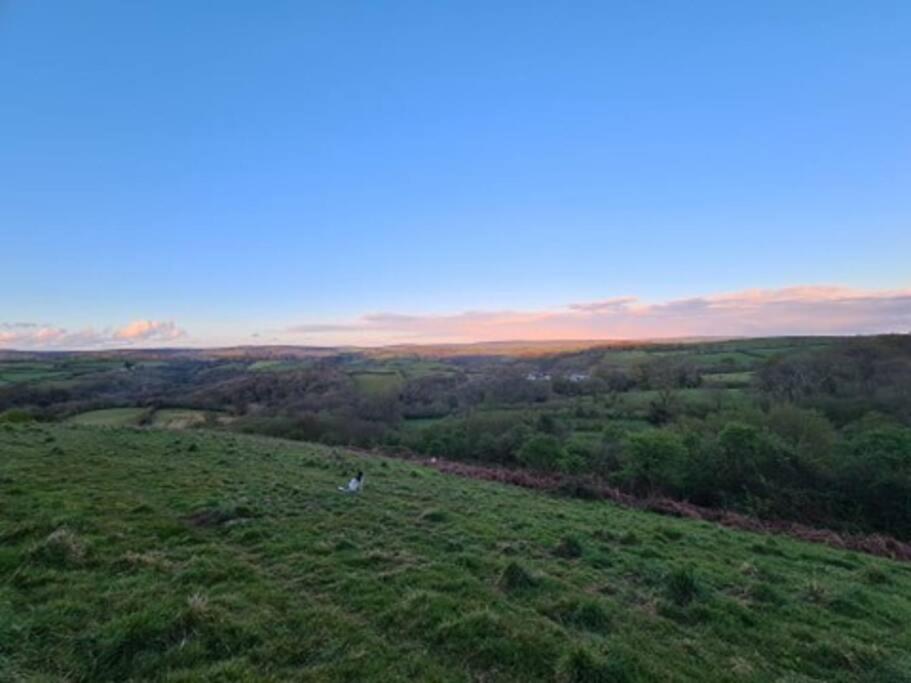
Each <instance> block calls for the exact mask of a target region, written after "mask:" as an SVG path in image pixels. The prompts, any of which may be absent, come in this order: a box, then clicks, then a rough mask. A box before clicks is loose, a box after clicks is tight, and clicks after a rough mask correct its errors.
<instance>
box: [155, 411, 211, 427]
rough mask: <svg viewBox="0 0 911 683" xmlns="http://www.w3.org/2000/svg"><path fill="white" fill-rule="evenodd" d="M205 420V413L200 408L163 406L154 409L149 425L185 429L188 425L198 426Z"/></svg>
mask: <svg viewBox="0 0 911 683" xmlns="http://www.w3.org/2000/svg"><path fill="white" fill-rule="evenodd" d="M205 420H206V414H205V412H204V411H202V410H186V409H183V408H163V409H161V410H156V411H155V413H154V414H153V415H152V419H151V420H150V422H149V425H150V426H152V427H165V428H168V429H186V428H188V427H198V426H199V425H201V424H202V423H203V422H205Z"/></svg>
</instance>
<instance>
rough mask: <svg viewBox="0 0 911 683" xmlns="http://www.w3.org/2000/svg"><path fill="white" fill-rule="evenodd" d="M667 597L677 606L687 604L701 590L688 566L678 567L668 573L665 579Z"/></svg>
mask: <svg viewBox="0 0 911 683" xmlns="http://www.w3.org/2000/svg"><path fill="white" fill-rule="evenodd" d="M665 591H666V592H667V596H668V598H669V599H670V600H671V601H672V602H673V603H674V604H675V605H678V606H681V607H683V606H686V605H689V604H690V603H691V602H692V601H693V600H695V599H696V597H697V596H698V595H699V594H700V592H701V591H702V587H701V586H700V585H699V582H698V580H697V579H696V575H695V573H694V572H693V570H692V569H691V568H690V567H678V568H677V569H674V570H672V571H671V572H670V573H668V575H667V578H666V579H665Z"/></svg>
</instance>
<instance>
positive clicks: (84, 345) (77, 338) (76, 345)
mask: <svg viewBox="0 0 911 683" xmlns="http://www.w3.org/2000/svg"><path fill="white" fill-rule="evenodd" d="M184 336H186V332H184V331H183V330H182V329H181V328H179V327H177V325H176V324H174V323H173V322H170V321H167V322H163V321H155V320H136V321H134V322H131V323H129V324H128V325H125V326H124V327H121V328H119V329H115V330H111V329H103V330H95V329H94V328H91V327H87V328H85V329H82V330H73V331H70V330H67V329H65V328H62V327H57V326H54V325H40V324H37V323H21V322H17V323H0V348H8V349H35V350H42V349H48V350H51V349H103V348H116V347H123V346H129V345H131V344H134V343H137V342H145V343H150V342H169V341H173V340H175V339H180V338H182V337H184Z"/></svg>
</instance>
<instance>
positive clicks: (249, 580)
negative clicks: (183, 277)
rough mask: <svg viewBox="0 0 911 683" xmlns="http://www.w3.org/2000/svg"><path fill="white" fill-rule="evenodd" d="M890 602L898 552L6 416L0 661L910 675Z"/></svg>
mask: <svg viewBox="0 0 911 683" xmlns="http://www.w3.org/2000/svg"><path fill="white" fill-rule="evenodd" d="M357 469H363V470H364V471H365V472H366V481H367V488H366V490H365V492H364V493H363V494H362V495H359V496H346V495H343V494H340V493H339V492H338V491H337V490H336V486H337V485H339V484H341V483H343V481H344V480H345V479H346V478H347V477H348V476H350V474H351V473H352V472H353V471H355V470H357ZM909 620H911V565H908V564H903V563H898V562H894V561H890V560H886V559H881V558H875V557H871V556H867V555H862V554H858V553H854V552H848V551H840V550H835V549H831V548H826V547H824V546H820V545H811V544H805V543H801V542H798V541H795V540H791V539H786V538H778V537H768V536H762V535H757V534H751V533H747V532H739V531H733V530H730V529H724V528H720V527H718V526H715V525H713V524H710V523H706V522H697V521H685V520H677V519H672V518H667V517H661V516H658V515H654V514H651V513H647V512H642V511H635V510H629V509H625V508H621V507H617V506H615V505H612V504H610V503H605V502H586V501H581V500H574V499H566V498H561V497H556V496H551V495H546V494H542V493H537V492H533V491H527V490H523V489H519V488H515V487H510V486H505V485H501V484H496V483H490V482H479V481H473V480H469V479H462V478H458V477H452V476H447V475H445V474H441V473H440V472H438V471H436V470H433V469H429V468H424V467H421V466H420V465H417V464H414V463H410V462H407V461H399V460H392V459H386V458H381V457H374V456H364V455H359V454H357V453H353V452H349V451H345V450H344V449H333V448H329V447H323V446H315V445H308V444H300V443H294V442H288V441H281V440H275V439H268V438H264V437H246V436H239V435H235V434H228V433H207V432H198V431H191V432H187V431H184V432H172V431H166V430H156V429H135V428H110V427H97V426H87V425H53V426H50V425H40V424H34V423H33V424H22V425H18V424H17V425H14V424H8V425H3V426H0V680H4V681H19V680H29V681H31V680H34V681H39V680H42V681H50V680H72V681H114V680H117V681H125V680H167V681H191V680H192V681H196V680H224V681H247V680H271V681H278V680H281V681H285V680H298V681H398V680H427V681H469V680H476V681H533V680H544V681H546V680H562V681H652V680H661V681H782V682H784V681H790V682H797V681H801V682H810V681H909V680H911V655H909V654H908V653H909V652H911V632H909V631H908V629H907V624H908V622H909Z"/></svg>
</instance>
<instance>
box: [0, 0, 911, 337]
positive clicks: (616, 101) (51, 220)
mask: <svg viewBox="0 0 911 683" xmlns="http://www.w3.org/2000/svg"><path fill="white" fill-rule="evenodd" d="M909 35H911V3H908V2H906V1H905V0H896V1H882V0H870V1H868V2H862V3H861V2H856V1H854V0H851V1H846V0H825V1H822V0H819V1H814V0H805V1H803V2H793V1H792V0H781V1H778V0H764V1H763V2H753V3H740V2H728V1H722V0H718V1H715V2H710V1H707V0H701V1H700V0H694V1H692V2H678V1H676V0H662V1H658V2H638V1H634V0H628V1H620V0H617V1H612V2H603V1H600V2H583V1H580V2H573V3H555V2H536V1H529V0H525V1H524V2H510V1H508V0H504V1H502V2H495V3H491V2H472V1H470V0H465V1H459V2H454V1H453V2H447V1H443V0H441V1H440V2H419V1H414V2H410V1H402V2H380V1H379V0H377V1H375V2H369V3H368V2H357V1H353V0H352V1H350V2H339V1H338V0H333V1H331V2H317V1H315V0H314V1H310V2H296V1H295V2H290V1H289V2H282V1H280V0H276V1H272V2H263V3H253V2H248V1H244V2H240V1H233V0H221V1H220V2H218V3H203V2H186V1H177V0H158V1H156V2H138V1H129V0H117V1H115V0H108V1H100V0H83V1H81V2H78V3H75V2H68V1H66V0H45V1H42V2H34V1H31V0H0V86H2V90H0V93H2V94H0V348H36V349H42V348H48V349H52V348H53V349H57V348H98V347H102V348H106V347H124V346H214V345H227V344H271V343H283V344H363V345H376V344H385V343H399V342H441V341H455V342H461V341H489V340H498V339H551V338H553V339H571V338H586V339H589V338H617V339H619V338H644V337H647V338H655V337H674V336H697V335H709V336H727V335H768V334H828V333H838V334H856V333H875V332H885V331H898V332H908V331H911V265H909V264H911V40H908V36H909Z"/></svg>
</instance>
